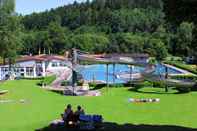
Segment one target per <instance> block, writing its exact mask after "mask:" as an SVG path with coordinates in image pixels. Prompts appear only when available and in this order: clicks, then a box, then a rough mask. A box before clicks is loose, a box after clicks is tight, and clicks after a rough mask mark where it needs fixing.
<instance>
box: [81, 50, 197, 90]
mask: <svg viewBox="0 0 197 131" xmlns="http://www.w3.org/2000/svg"><path fill="white" fill-rule="evenodd" d="M77 59H78V60H81V61H88V62H96V63H103V64H128V65H134V66H142V67H145V70H144V71H143V72H141V73H135V74H132V81H134V82H143V81H144V80H149V81H152V82H158V81H162V82H164V84H166V85H168V86H176V87H177V86H178V87H179V86H180V87H185V86H186V87H192V86H194V85H195V82H193V81H188V80H177V79H172V78H170V77H168V78H165V77H166V76H165V74H161V75H158V74H156V73H154V72H155V71H156V67H155V65H151V64H149V63H148V62H143V61H138V60H139V59H137V60H136V59H133V58H132V57H129V56H121V55H110V56H107V55H91V54H84V53H79V54H77ZM117 78H118V79H122V80H125V81H130V80H131V74H130V73H128V72H127V73H123V74H119V75H117Z"/></svg>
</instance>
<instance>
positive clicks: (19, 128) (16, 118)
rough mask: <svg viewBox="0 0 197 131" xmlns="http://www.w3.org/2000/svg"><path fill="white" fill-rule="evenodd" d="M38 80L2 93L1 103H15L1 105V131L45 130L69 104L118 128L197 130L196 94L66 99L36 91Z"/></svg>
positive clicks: (12, 84)
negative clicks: (148, 100) (144, 100)
mask: <svg viewBox="0 0 197 131" xmlns="http://www.w3.org/2000/svg"><path fill="white" fill-rule="evenodd" d="M37 82H38V81H36V80H20V81H9V82H6V83H3V84H1V85H0V90H2V89H6V90H9V93H7V94H5V95H1V96H0V100H5V99H6V100H8V99H9V100H16V101H15V102H12V103H0V130H1V131H33V130H35V129H38V128H43V127H46V126H48V125H49V123H50V122H51V121H52V120H54V119H57V118H59V116H60V113H62V112H63V110H64V107H65V106H66V104H68V103H71V104H72V105H73V108H76V106H77V105H78V104H80V105H82V106H83V107H84V108H85V111H86V113H90V114H101V115H103V117H104V120H105V121H106V122H115V123H117V124H124V123H131V124H147V125H174V126H175V125H176V126H184V127H192V128H197V124H196V122H197V104H196V101H197V92H192V93H189V94H173V92H171V93H169V94H165V93H164V89H157V88H155V89H153V88H147V89H143V90H141V91H142V92H144V93H140V92H132V91H129V90H128V89H127V88H112V89H109V90H108V91H107V90H106V89H103V90H102V91H103V95H102V96H100V97H67V96H62V95H59V94H56V93H53V92H48V91H45V90H43V89H40V88H39V87H37V85H36V83H37ZM129 98H160V99H161V101H160V102H159V103H138V104H137V103H129V102H128V99H129ZM20 99H25V100H26V102H25V103H20V102H19V100H20Z"/></svg>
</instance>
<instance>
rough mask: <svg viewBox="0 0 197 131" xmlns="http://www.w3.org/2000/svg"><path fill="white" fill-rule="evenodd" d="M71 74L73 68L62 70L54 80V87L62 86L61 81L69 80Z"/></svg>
mask: <svg viewBox="0 0 197 131" xmlns="http://www.w3.org/2000/svg"><path fill="white" fill-rule="evenodd" d="M70 75H71V70H70V69H65V70H63V71H62V72H60V74H59V75H58V76H57V78H56V80H55V81H53V83H52V84H51V86H52V87H53V88H60V87H61V83H62V82H63V81H64V80H68V79H69V77H70Z"/></svg>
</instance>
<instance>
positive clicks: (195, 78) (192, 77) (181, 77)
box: [171, 75, 197, 81]
mask: <svg viewBox="0 0 197 131" xmlns="http://www.w3.org/2000/svg"><path fill="white" fill-rule="evenodd" d="M171 78H172V79H188V80H193V81H195V80H197V76H195V75H175V76H171Z"/></svg>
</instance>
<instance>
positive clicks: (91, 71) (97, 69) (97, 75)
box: [80, 64, 182, 83]
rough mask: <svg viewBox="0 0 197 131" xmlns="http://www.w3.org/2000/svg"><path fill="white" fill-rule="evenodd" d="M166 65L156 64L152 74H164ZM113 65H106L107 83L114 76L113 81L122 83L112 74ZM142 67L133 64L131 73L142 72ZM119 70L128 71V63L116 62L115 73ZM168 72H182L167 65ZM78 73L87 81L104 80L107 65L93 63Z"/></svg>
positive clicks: (119, 71) (118, 72)
mask: <svg viewBox="0 0 197 131" xmlns="http://www.w3.org/2000/svg"><path fill="white" fill-rule="evenodd" d="M165 68H166V67H165V66H164V65H162V64H158V65H157V66H156V70H155V72H154V74H158V75H160V74H164V73H165V72H166V69H165ZM113 69H114V68H113V65H109V66H108V72H109V76H108V81H109V83H113V79H114V78H115V83H123V82H124V81H123V80H120V79H118V78H116V77H115V76H114V75H113ZM143 70H144V68H143V67H138V66H134V67H133V69H132V72H133V73H140V72H143ZM121 72H130V68H129V66H128V65H120V64H116V65H115V75H117V74H120V73H121ZM168 73H169V74H182V73H181V72H179V71H177V70H175V69H172V68H169V67H168ZM80 74H82V76H83V78H84V79H85V80H87V81H92V80H97V81H103V82H105V81H106V74H107V66H106V65H105V64H95V65H88V66H86V67H85V68H84V69H82V70H81V71H80Z"/></svg>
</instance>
